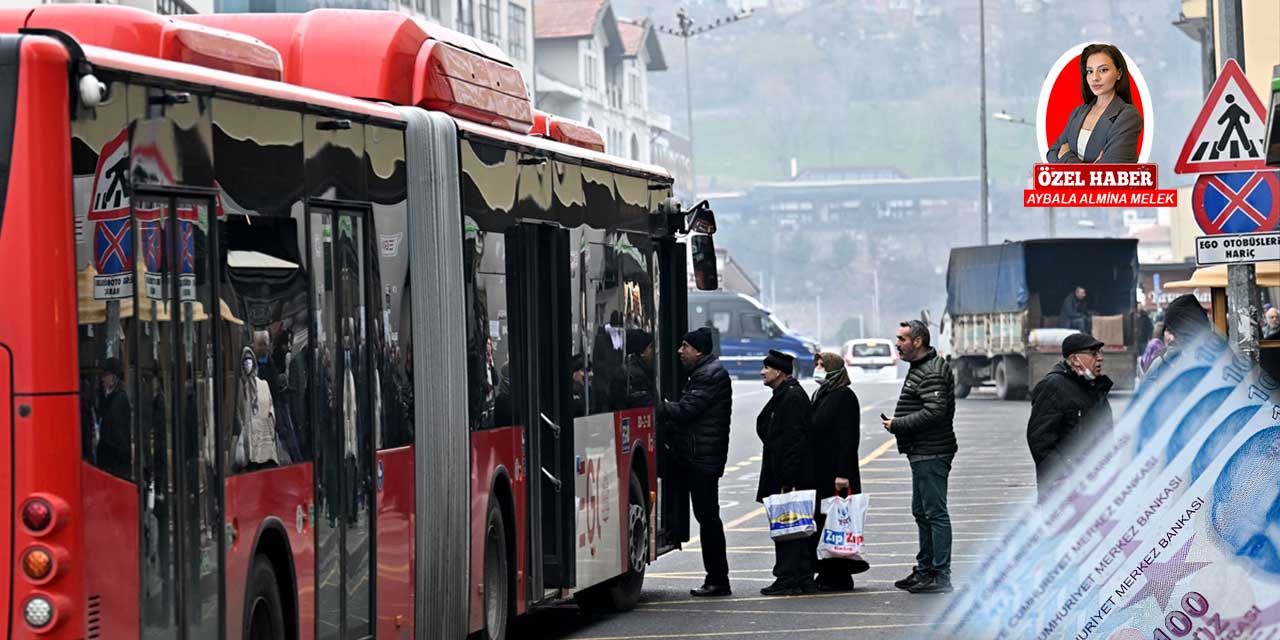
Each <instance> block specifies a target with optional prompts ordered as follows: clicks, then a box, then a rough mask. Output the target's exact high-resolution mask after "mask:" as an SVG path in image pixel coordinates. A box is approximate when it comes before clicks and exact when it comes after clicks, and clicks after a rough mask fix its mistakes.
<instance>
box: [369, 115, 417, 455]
mask: <svg viewBox="0 0 1280 640" xmlns="http://www.w3.org/2000/svg"><path fill="white" fill-rule="evenodd" d="M365 153H366V155H367V156H368V159H369V162H367V163H366V167H367V170H368V177H367V180H366V182H367V183H368V185H369V199H370V200H371V201H372V204H371V207H372V213H373V215H372V216H370V217H369V219H368V220H369V225H370V226H369V230H368V240H369V242H371V243H373V246H372V247H371V248H370V250H369V255H370V256H373V257H374V259H372V260H370V261H369V265H368V267H369V268H368V269H367V270H366V273H365V278H366V283H365V289H366V290H367V291H368V292H369V298H370V300H369V303H370V308H371V312H370V314H369V315H370V322H371V323H372V325H373V330H372V331H370V332H369V344H370V349H369V351H370V354H371V355H372V356H373V372H374V381H375V383H374V387H375V398H374V420H375V421H376V424H377V427H376V428H375V429H374V448H375V450H378V451H381V450H384V449H393V448H397V447H403V446H406V445H409V444H413V378H412V375H413V368H412V366H409V360H408V357H409V356H408V353H407V349H406V347H407V346H408V345H407V344H406V343H407V342H408V341H409V339H410V334H411V333H412V327H413V321H412V309H411V305H410V304H409V251H408V240H407V234H408V228H407V226H406V225H407V224H408V192H407V185H406V174H405V157H404V156H405V152H404V133H403V132H401V131H397V130H394V129H384V128H381V127H376V126H372V125H370V126H367V127H365Z"/></svg>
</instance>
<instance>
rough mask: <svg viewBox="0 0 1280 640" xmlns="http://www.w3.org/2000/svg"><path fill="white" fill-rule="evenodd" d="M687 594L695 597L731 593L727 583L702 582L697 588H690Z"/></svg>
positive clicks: (716, 596) (714, 596)
mask: <svg viewBox="0 0 1280 640" xmlns="http://www.w3.org/2000/svg"><path fill="white" fill-rule="evenodd" d="M689 595H691V596H693V597H695V598H722V597H724V596H731V595H733V590H732V589H730V588H729V585H727V584H704V585H702V586H701V587H698V588H697V589H690V590H689Z"/></svg>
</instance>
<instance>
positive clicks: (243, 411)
mask: <svg viewBox="0 0 1280 640" xmlns="http://www.w3.org/2000/svg"><path fill="white" fill-rule="evenodd" d="M256 333H266V332H265V331H264V332H256ZM258 339H259V338H258V336H257V335H256V334H255V336H254V340H255V341H256V340H258ZM241 361H242V365H243V366H242V367H241V370H240V372H239V374H238V375H239V378H240V380H239V384H237V385H236V386H237V388H238V389H239V392H240V393H239V398H238V399H237V400H238V401H237V403H236V426H237V435H236V440H235V446H234V453H233V461H234V462H235V467H236V468H237V469H239V470H244V471H256V470H258V469H265V468H268V467H274V466H277V465H279V464H280V463H281V456H280V453H279V451H278V449H277V447H276V424H275V422H276V420H275V407H274V404H273V403H272V399H271V387H270V385H268V384H267V381H266V380H263V379H261V378H259V377H258V358H257V354H255V353H254V350H253V347H245V348H244V349H243V350H241Z"/></svg>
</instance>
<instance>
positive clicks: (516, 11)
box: [507, 2, 529, 60]
mask: <svg viewBox="0 0 1280 640" xmlns="http://www.w3.org/2000/svg"><path fill="white" fill-rule="evenodd" d="M528 24H529V23H528V14H527V12H526V11H525V8H524V7H522V6H520V5H518V4H515V3H514V2H513V3H511V4H509V5H507V53H508V54H510V55H511V57H512V58H515V59H516V60H524V59H525V58H526V56H528V51H527V46H526V44H525V39H524V32H525V28H526V26H527V25H528Z"/></svg>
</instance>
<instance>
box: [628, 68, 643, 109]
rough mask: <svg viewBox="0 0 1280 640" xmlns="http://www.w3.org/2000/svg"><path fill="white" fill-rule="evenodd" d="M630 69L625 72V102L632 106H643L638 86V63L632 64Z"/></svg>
mask: <svg viewBox="0 0 1280 640" xmlns="http://www.w3.org/2000/svg"><path fill="white" fill-rule="evenodd" d="M632 65H633V66H632V67H631V68H630V69H628V70H627V102H629V103H630V104H632V105H634V106H637V107H639V106H643V105H644V94H643V93H642V92H641V88H642V87H641V86H640V69H639V68H638V67H639V65H640V63H639V62H634V63H632Z"/></svg>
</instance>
